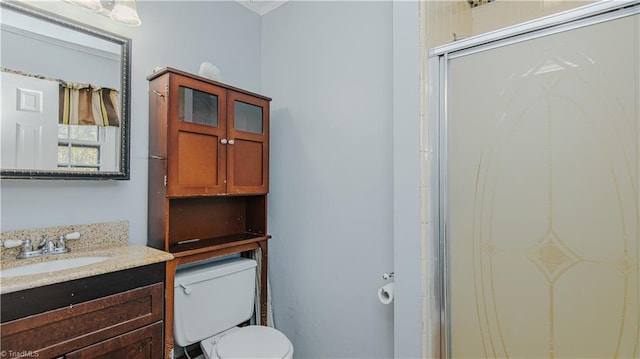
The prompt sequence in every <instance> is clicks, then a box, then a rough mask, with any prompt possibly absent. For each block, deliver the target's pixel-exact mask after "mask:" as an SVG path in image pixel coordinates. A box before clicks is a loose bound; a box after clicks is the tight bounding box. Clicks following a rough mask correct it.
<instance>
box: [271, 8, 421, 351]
mask: <svg viewBox="0 0 640 359" xmlns="http://www.w3.org/2000/svg"><path fill="white" fill-rule="evenodd" d="M392 45H393V44H392V3H391V2H306V1H305V2H302V1H301V2H290V3H287V4H285V5H283V6H281V7H280V8H278V9H277V10H275V11H273V12H271V13H269V14H267V15H265V16H264V17H263V20H262V56H263V57H262V59H263V62H262V85H263V92H264V93H266V94H269V96H271V97H273V98H274V101H273V103H272V114H271V192H270V194H269V231H270V232H271V234H273V240H272V241H271V242H270V262H269V263H270V270H271V272H270V277H271V284H272V289H273V303H274V304H273V305H274V309H273V310H274V319H275V324H276V326H277V327H278V328H279V329H280V330H282V331H283V332H284V333H285V334H286V335H287V336H288V337H289V338H291V340H292V341H293V344H294V348H295V356H296V357H297V358H309V357H313V358H391V357H393V306H392V305H382V304H380V303H379V302H378V300H377V297H376V291H377V289H378V287H380V286H381V285H383V284H384V282H383V280H382V279H381V274H382V273H383V272H386V271H391V270H393V240H392V236H393V223H392V220H393V216H392V214H393V208H392V205H393V201H392V191H393V186H392V151H393V147H392V128H393V127H392V116H393V107H392V105H393V98H392V95H393V93H392V71H391V70H392V51H393V48H392V47H393V46H392ZM416 153H417V149H416ZM416 316H419V313H416Z"/></svg>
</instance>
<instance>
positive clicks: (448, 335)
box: [429, 1, 640, 358]
mask: <svg viewBox="0 0 640 359" xmlns="http://www.w3.org/2000/svg"><path fill="white" fill-rule="evenodd" d="M430 55H431V56H430V60H429V61H430V64H429V66H430V76H431V79H432V83H434V84H437V86H435V87H434V88H436V89H437V90H436V91H435V92H434V93H435V94H436V95H434V96H432V97H431V99H430V105H431V106H432V108H437V109H438V111H437V112H438V114H437V116H434V117H436V118H437V120H434V121H433V122H432V124H433V125H436V126H437V128H438V133H439V145H438V152H439V153H438V158H439V165H438V166H439V172H440V174H441V175H440V177H439V185H438V186H437V188H438V197H439V202H440V206H439V208H440V213H439V219H440V222H439V229H438V231H439V234H440V238H438V239H437V243H436V242H434V243H435V244H434V248H436V249H437V250H438V256H437V259H438V260H437V261H435V263H437V267H436V268H435V270H436V271H437V273H438V274H437V277H438V278H439V279H440V281H439V283H438V284H437V285H436V286H435V287H434V288H433V289H435V290H436V292H437V293H438V294H437V298H436V299H437V300H436V302H437V303H438V307H437V308H436V312H435V314H436V315H435V317H437V318H439V322H438V323H437V326H435V327H434V330H433V331H434V334H435V337H437V340H436V341H434V346H435V347H436V348H437V351H439V352H440V353H441V354H442V357H443V358H444V357H450V358H509V357H510V358H638V357H639V355H640V354H639V353H640V352H639V331H640V330H639V329H640V320H639V315H640V312H639V287H640V286H639V275H638V268H639V255H638V254H639V210H640V208H639V201H640V194H639V188H638V187H639V184H640V183H639V179H640V172H639V171H640V110H639V108H640V105H639V103H640V3H638V2H637V1H636V2H629V1H626V2H625V1H620V2H603V3H596V4H592V5H589V6H585V7H583V8H579V9H577V10H573V11H571V12H567V13H561V14H558V15H555V16H552V17H548V18H544V19H540V20H536V21H532V22H528V23H525V24H521V25H518V26H514V27H511V28H507V29H504V30H499V31H496V32H492V33H488V34H486V35H482V36H479V37H476V38H470V39H466V40H462V41H459V42H455V43H452V44H449V45H445V46H441V47H438V48H435V49H433V50H432V52H431V54H430ZM434 79H435V80H434Z"/></svg>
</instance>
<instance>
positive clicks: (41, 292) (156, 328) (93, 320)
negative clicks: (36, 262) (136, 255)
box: [0, 263, 165, 359]
mask: <svg viewBox="0 0 640 359" xmlns="http://www.w3.org/2000/svg"><path fill="white" fill-rule="evenodd" d="M164 278H165V264H164V263H157V264H151V265H147V266H142V267H136V268H132V269H127V270H122V271H117V272H112V273H107V274H103V275H98V276H93V277H88V278H83V279H77V280H72V281H69V282H63V283H58V284H53V285H48V286H44V287H37V288H33V289H27V290H23V291H19V292H13V293H6V294H3V295H2V299H1V300H2V308H1V310H2V317H1V320H2V324H1V325H0V330H1V333H2V338H1V339H2V340H1V344H0V345H1V350H2V353H4V354H6V356H7V357H11V358H23V357H25V358H29V357H40V358H67V359H80V358H86V359H96V358H105V359H106V358H112V359H121V358H136V359H158V358H162V357H163V355H164V343H163V341H164V336H163V329H164V321H163V319H164V311H163V309H164ZM3 356H4V355H3Z"/></svg>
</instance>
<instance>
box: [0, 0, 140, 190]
mask: <svg viewBox="0 0 640 359" xmlns="http://www.w3.org/2000/svg"><path fill="white" fill-rule="evenodd" d="M0 11H1V13H0V29H1V31H2V33H1V38H2V42H1V52H0V53H1V54H2V55H1V58H0V83H1V85H2V108H1V113H0V122H1V125H2V132H1V134H2V138H1V146H2V156H1V162H0V167H1V168H2V178H62V179H128V178H129V153H128V147H129V122H128V121H129V118H128V116H129V101H128V96H129V59H130V56H129V51H130V44H131V42H130V40H129V39H126V38H123V37H120V36H119V35H114V34H111V33H107V32H104V31H102V30H98V29H95V28H91V27H88V26H86V25H81V24H79V23H76V22H72V21H70V20H67V19H64V18H61V17H59V16H57V15H52V14H49V13H46V12H44V11H41V10H36V9H35V8H31V7H27V6H26V5H23V4H17V3H15V2H6V1H3V2H0Z"/></svg>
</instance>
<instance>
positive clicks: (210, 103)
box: [178, 86, 218, 127]
mask: <svg viewBox="0 0 640 359" xmlns="http://www.w3.org/2000/svg"><path fill="white" fill-rule="evenodd" d="M178 118H179V119H180V121H184V122H192V123H197V124H200V125H205V126H213V127H218V96H216V95H214V94H210V93H207V92H203V91H199V90H195V89H192V88H188V87H185V86H179V87H178Z"/></svg>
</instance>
